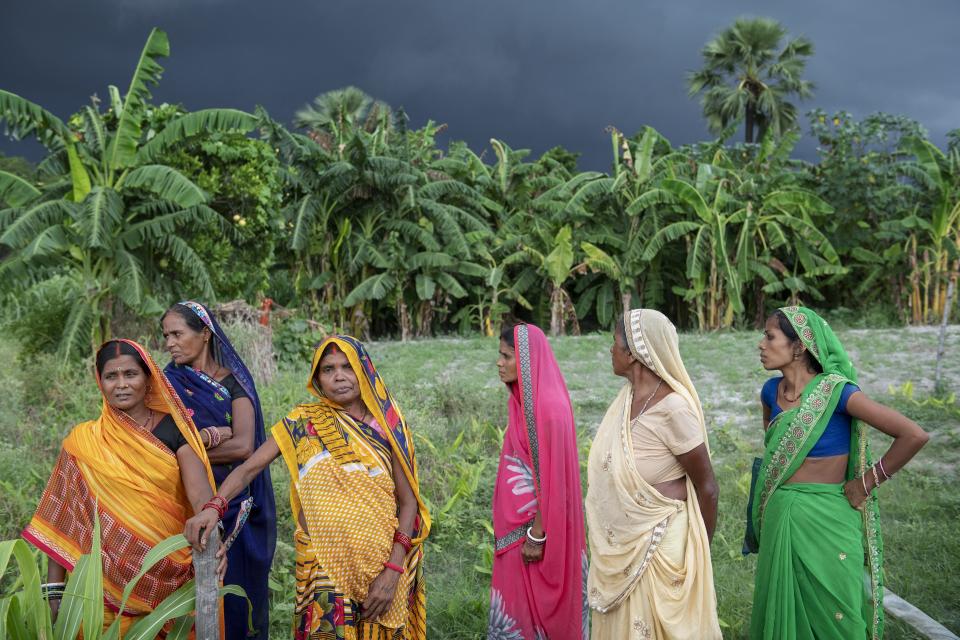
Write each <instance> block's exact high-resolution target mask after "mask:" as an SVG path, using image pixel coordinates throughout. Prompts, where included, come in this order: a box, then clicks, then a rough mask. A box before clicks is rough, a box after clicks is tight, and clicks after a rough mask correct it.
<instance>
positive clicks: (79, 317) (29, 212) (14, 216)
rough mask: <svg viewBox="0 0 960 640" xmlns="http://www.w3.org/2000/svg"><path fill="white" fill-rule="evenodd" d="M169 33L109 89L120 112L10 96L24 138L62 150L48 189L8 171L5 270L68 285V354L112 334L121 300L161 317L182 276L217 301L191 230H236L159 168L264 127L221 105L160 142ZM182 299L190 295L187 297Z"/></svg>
mask: <svg viewBox="0 0 960 640" xmlns="http://www.w3.org/2000/svg"><path fill="white" fill-rule="evenodd" d="M169 52H170V47H169V42H168V40H167V36H166V34H165V33H164V32H163V31H160V30H158V29H154V30H153V31H151V33H150V35H149V37H148V38H147V42H146V44H145V46H144V48H143V51H142V52H141V54H140V58H139V60H138V62H137V65H136V69H135V70H134V73H133V76H132V78H131V80H130V84H129V88H128V89H127V92H126V93H125V94H124V95H123V96H122V97H121V95H120V92H119V90H118V89H117V88H116V87H113V86H111V87H110V89H109V94H110V106H109V108H108V109H107V111H106V112H102V111H101V110H100V106H99V102H98V101H97V100H96V99H94V101H93V104H92V105H88V106H86V107H84V108H83V109H81V111H80V112H79V113H78V114H76V115H75V116H74V117H73V118H71V119H70V122H69V124H65V123H64V122H63V121H62V120H60V119H59V118H57V117H56V116H55V115H53V114H52V113H50V112H49V111H47V110H45V109H43V108H42V107H40V106H39V105H36V104H34V103H32V102H30V101H29V100H26V99H25V98H22V97H20V96H17V95H15V94H13V93H10V92H7V91H3V90H0V119H3V120H5V121H6V123H7V126H8V127H9V128H10V130H11V131H12V132H13V134H14V135H15V136H18V137H23V136H27V135H32V136H35V137H36V138H37V139H38V140H39V141H40V142H41V143H42V144H44V145H45V146H46V147H47V149H48V150H49V151H50V156H49V157H48V158H47V159H46V160H45V161H44V162H43V163H42V164H41V166H40V174H41V177H42V179H43V184H38V185H30V184H27V183H26V182H25V181H23V180H18V179H16V178H15V177H14V176H12V175H11V174H6V173H4V172H0V194H2V195H0V200H2V201H5V202H6V203H7V205H9V206H8V207H7V208H6V209H3V210H2V211H0V244H3V245H6V246H7V247H8V248H9V249H10V251H11V253H10V256H9V257H8V258H7V259H6V260H5V261H4V263H3V265H2V266H0V272H2V274H3V275H5V276H8V277H9V276H16V278H17V280H16V281H17V282H18V283H21V289H22V290H29V289H30V288H32V287H35V286H38V285H42V284H43V283H44V282H46V281H48V280H49V279H50V278H51V277H53V276H55V277H58V278H60V279H61V281H62V282H65V283H68V284H69V286H68V287H67V288H68V290H69V294H68V299H67V300H64V301H61V302H65V303H66V305H65V306H64V308H65V309H68V310H69V313H67V314H66V315H65V316H64V317H63V318H62V320H63V323H64V326H63V327H62V332H61V336H62V338H61V340H60V342H59V347H58V352H59V354H60V357H61V358H62V359H66V358H68V357H70V356H72V355H73V354H76V353H83V352H87V350H88V349H89V348H90V346H91V345H92V346H94V347H95V346H96V345H98V344H99V343H100V342H102V341H103V340H104V339H106V338H108V337H109V335H110V320H111V317H112V316H113V314H114V313H115V312H116V311H118V309H117V308H116V304H117V303H118V302H119V303H120V304H122V305H123V306H124V307H126V308H127V309H129V310H131V311H133V312H134V313H138V314H152V313H156V312H157V311H158V310H159V309H160V308H161V305H159V304H158V303H157V301H156V300H155V298H154V297H153V295H152V292H153V290H154V289H155V288H156V287H157V285H159V284H161V283H162V282H164V281H168V280H169V279H170V278H171V277H180V278H181V279H182V280H183V281H186V282H190V283H191V284H192V286H191V287H190V290H192V291H193V293H194V294H197V295H202V296H204V297H205V298H207V299H210V298H212V297H213V296H214V292H213V288H212V286H211V284H210V278H209V275H208V274H207V271H206V268H205V266H204V264H203V262H202V260H200V258H199V257H198V256H197V254H196V253H195V252H194V250H193V249H192V248H191V246H190V244H189V242H188V241H187V239H186V237H185V236H184V231H185V230H189V229H191V228H197V229H200V228H204V227H206V228H209V225H213V226H214V227H215V228H219V229H220V230H221V231H222V232H223V233H224V234H225V236H226V237H228V238H229V237H231V236H232V228H231V227H230V226H229V225H227V224H226V222H225V221H224V220H223V218H222V217H221V216H220V215H219V214H218V213H217V212H216V211H214V210H213V209H212V208H210V206H209V196H208V195H207V194H206V193H205V192H204V191H203V190H202V189H201V188H200V187H199V186H197V184H195V183H194V182H193V181H192V180H190V179H189V178H188V177H186V176H185V175H183V174H182V173H180V172H179V171H177V170H175V169H173V168H171V167H169V166H166V165H163V164H158V163H157V159H158V158H159V157H160V156H161V155H162V154H163V153H164V151H166V150H168V149H170V148H172V147H174V146H176V145H177V144H180V143H181V142H183V141H184V140H186V139H188V138H190V137H192V136H195V135H198V134H199V133H202V132H210V131H224V132H227V131H239V132H246V131H249V130H251V129H252V128H253V127H254V125H255V124H256V120H255V119H254V117H253V116H251V115H250V114H246V113H244V112H240V111H235V110H231V109H209V110H204V111H198V112H195V113H190V114H186V115H183V116H181V117H179V118H176V119H173V120H171V121H170V122H169V123H168V124H167V125H166V126H165V127H164V128H163V129H162V130H161V131H159V132H156V135H154V136H153V137H152V138H151V139H150V140H145V134H144V131H143V125H144V122H145V119H146V110H147V108H148V106H149V100H150V98H151V95H150V87H151V86H155V85H156V84H157V83H158V82H159V80H160V76H161V74H162V72H163V68H162V67H161V66H160V64H159V60H160V59H161V58H164V57H166V56H168V55H169ZM182 293H188V291H184V292H182Z"/></svg>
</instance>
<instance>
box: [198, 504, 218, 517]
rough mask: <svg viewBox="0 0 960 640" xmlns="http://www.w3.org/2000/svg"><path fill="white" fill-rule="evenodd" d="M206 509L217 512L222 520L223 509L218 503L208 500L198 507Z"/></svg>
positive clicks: (202, 509)
mask: <svg viewBox="0 0 960 640" xmlns="http://www.w3.org/2000/svg"><path fill="white" fill-rule="evenodd" d="M206 509H213V510H214V511H216V512H217V517H218V518H220V519H221V520H223V511H221V510H220V505H218V504H217V503H216V502H208V503H206V504H205V505H203V506H202V507H201V508H200V510H201V511H204V510H206Z"/></svg>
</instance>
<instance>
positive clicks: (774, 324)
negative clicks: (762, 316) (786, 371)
mask: <svg viewBox="0 0 960 640" xmlns="http://www.w3.org/2000/svg"><path fill="white" fill-rule="evenodd" d="M757 348H758V349H760V364H761V365H763V368H764V369H766V370H767V371H772V370H774V369H782V368H783V367H785V366H787V365H788V364H790V363H791V362H793V361H794V360H795V357H794V345H792V344H790V340H789V339H788V338H787V336H786V334H784V333H783V331H782V330H781V329H780V322H779V321H778V320H777V317H776V316H775V315H774V316H770V317H769V318H767V322H766V324H765V325H764V327H763V337H761V338H760V344H758V345H757Z"/></svg>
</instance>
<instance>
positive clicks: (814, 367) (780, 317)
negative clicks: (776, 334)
mask: <svg viewBox="0 0 960 640" xmlns="http://www.w3.org/2000/svg"><path fill="white" fill-rule="evenodd" d="M770 317H771V318H776V319H777V326H779V327H780V331H782V332H783V335H785V336H787V340H789V341H790V344H796V343H798V342H800V335H799V334H798V333H797V330H796V329H794V328H793V325H792V324H791V323H790V318H788V317H787V315H786V314H785V313H784V312H783V311H781V310H780V309H777V310H776V311H774V312H773V314H772V315H771V316H770ZM803 357H804V359H805V362H806V363H807V368H808V369H810V370H811V371H816V372H817V373H823V366H822V365H821V364H820V361H819V360H817V359H816V358H814V357H813V354H812V353H810V350H809V349H805V350H804V352H803Z"/></svg>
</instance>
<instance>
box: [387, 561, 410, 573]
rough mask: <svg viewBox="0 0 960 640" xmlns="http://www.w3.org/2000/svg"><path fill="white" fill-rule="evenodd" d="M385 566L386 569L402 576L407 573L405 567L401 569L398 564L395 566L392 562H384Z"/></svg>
mask: <svg viewBox="0 0 960 640" xmlns="http://www.w3.org/2000/svg"><path fill="white" fill-rule="evenodd" d="M383 566H384V568H386V569H390V570H391V571H396V572H397V573H399V574H400V575H403V574H404V573H406V571H405V570H404V568H403V567H401V566H400V565H398V564H393V563H392V562H384V563H383Z"/></svg>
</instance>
